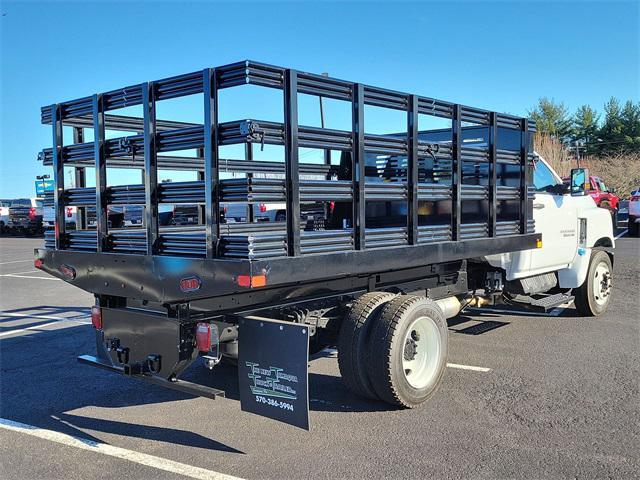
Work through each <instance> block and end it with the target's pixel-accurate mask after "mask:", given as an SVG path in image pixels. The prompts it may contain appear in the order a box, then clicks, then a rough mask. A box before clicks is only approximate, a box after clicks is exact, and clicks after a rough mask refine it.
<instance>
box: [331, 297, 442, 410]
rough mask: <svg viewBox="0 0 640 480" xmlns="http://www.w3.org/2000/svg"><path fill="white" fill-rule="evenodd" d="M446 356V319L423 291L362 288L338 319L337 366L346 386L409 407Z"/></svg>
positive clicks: (432, 382)
mask: <svg viewBox="0 0 640 480" xmlns="http://www.w3.org/2000/svg"><path fill="white" fill-rule="evenodd" d="M446 358H447V322H446V319H445V318H444V315H443V313H442V311H441V310H440V308H439V307H438V306H437V305H436V304H435V302H433V301H432V300H429V299H427V298H426V297H423V296H411V295H399V296H396V295H393V294H390V293H381V292H374V293H367V294H365V295H363V296H361V297H360V298H358V299H357V300H356V301H355V302H354V304H353V305H352V307H351V309H350V311H349V314H348V315H347V317H346V318H345V320H344V321H343V323H342V327H341V330H340V336H339V341H338V365H339V367H340V373H341V375H342V378H343V381H344V383H345V385H346V386H347V388H348V389H349V390H351V391H352V392H354V393H356V394H358V395H361V396H364V397H367V398H371V399H380V400H382V401H385V402H387V403H390V404H393V405H398V406H402V407H408V408H412V407H415V406H418V405H420V404H421V403H423V402H425V401H426V400H427V399H428V398H429V397H431V396H432V395H433V394H434V393H435V392H436V390H437V388H438V386H439V384H440V381H441V379H442V376H443V374H444V370H445V367H446Z"/></svg>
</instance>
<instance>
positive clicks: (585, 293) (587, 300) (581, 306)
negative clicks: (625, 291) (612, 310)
mask: <svg viewBox="0 0 640 480" xmlns="http://www.w3.org/2000/svg"><path fill="white" fill-rule="evenodd" d="M600 264H603V265H604V266H606V268H608V271H609V274H608V278H598V277H602V275H601V274H600V273H598V272H597V270H598V266H599V265H600ZM612 274H613V267H612V265H611V259H610V258H609V255H608V254H607V252H605V251H604V250H593V252H592V253H591V259H590V260H589V270H588V271H587V278H585V280H584V282H583V283H582V285H580V286H579V287H578V288H577V289H576V290H574V295H575V299H574V301H573V303H574V304H575V306H576V310H578V312H579V313H580V314H581V315H582V316H585V317H596V316H598V315H602V314H603V313H604V312H606V311H607V308H608V307H609V304H610V303H611V293H612V291H613V290H612V289H611V281H612V277H613V275H612ZM602 281H605V282H607V283H608V285H609V288H608V293H605V295H604V297H605V299H606V300H605V301H604V302H599V301H598V299H597V298H596V294H595V293H594V283H595V282H602ZM598 298H600V297H598Z"/></svg>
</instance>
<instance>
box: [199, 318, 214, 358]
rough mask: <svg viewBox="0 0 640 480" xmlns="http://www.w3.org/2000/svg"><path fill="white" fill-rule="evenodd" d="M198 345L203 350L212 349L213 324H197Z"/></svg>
mask: <svg viewBox="0 0 640 480" xmlns="http://www.w3.org/2000/svg"><path fill="white" fill-rule="evenodd" d="M196 347H197V348H198V350H199V351H201V352H208V351H209V350H211V324H209V323H198V324H197V325H196Z"/></svg>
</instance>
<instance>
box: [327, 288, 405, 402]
mask: <svg viewBox="0 0 640 480" xmlns="http://www.w3.org/2000/svg"><path fill="white" fill-rule="evenodd" d="M394 297H395V295H394V294H392V293H386V292H371V293H365V294H364V295H362V296H361V297H359V298H358V299H356V300H355V301H354V302H353V305H351V308H350V309H349V312H348V313H347V316H346V317H345V318H344V320H343V321H342V325H341V326H340V335H339V336H338V367H339V368H340V375H341V376H342V381H343V383H344V384H345V386H346V387H347V388H348V389H349V390H350V391H351V392H353V393H355V394H356V395H360V396H361V397H365V398H370V399H374V400H376V399H377V398H378V397H377V396H376V394H375V392H374V390H373V387H372V386H371V382H370V381H369V377H368V375H367V367H366V361H367V355H366V348H367V339H368V334H369V333H370V331H371V326H372V325H373V324H375V322H376V320H377V318H378V316H379V314H380V310H382V307H384V305H385V304H386V303H387V302H389V301H390V300H393V298H394Z"/></svg>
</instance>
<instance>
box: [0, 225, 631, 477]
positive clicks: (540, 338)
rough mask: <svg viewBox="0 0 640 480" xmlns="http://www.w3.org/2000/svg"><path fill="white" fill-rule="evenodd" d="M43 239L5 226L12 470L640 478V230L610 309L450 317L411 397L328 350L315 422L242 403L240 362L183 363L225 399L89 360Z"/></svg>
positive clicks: (619, 259)
mask: <svg viewBox="0 0 640 480" xmlns="http://www.w3.org/2000/svg"><path fill="white" fill-rule="evenodd" d="M41 241H42V240H40V239H23V238H1V239H0V295H1V298H0V322H1V323H0V362H1V368H2V375H1V380H0V382H1V383H0V388H1V393H0V395H1V396H0V417H1V418H2V423H1V425H0V427H2V428H0V461H1V465H0V476H1V477H2V478H5V479H22V478H65V479H75V478H78V479H83V480H86V479H91V478H118V477H120V478H153V479H160V478H162V479H164V478H188V477H191V478H211V479H223V478H228V477H226V476H233V477H241V478H250V479H257V478H273V479H275V478H377V477H389V478H405V479H406V478H426V477H430V478H514V477H515V478H632V477H633V478H638V476H639V474H638V472H640V453H639V452H640V420H639V419H640V393H639V382H640V348H639V347H640V300H639V298H640V297H639V296H638V292H639V291H640V265H639V263H640V239H636V238H627V237H626V236H624V235H623V236H622V237H621V238H620V239H619V240H618V241H617V249H616V261H615V267H614V270H615V280H614V297H613V303H612V305H611V307H610V309H609V311H608V313H607V314H606V315H604V316H603V317H600V318H581V317H578V316H577V315H576V313H575V311H574V310H573V309H572V308H566V309H556V310H554V311H553V312H551V314H550V315H541V314H532V313H523V312H517V311H508V310H505V311H497V310H492V309H485V310H479V311H478V310H476V311H472V312H466V313H464V314H463V315H460V316H458V317H456V318H454V319H451V320H450V322H449V323H450V337H449V339H450V347H449V362H451V366H450V368H448V369H447V372H446V375H445V379H444V382H443V385H442V387H441V388H440V390H439V392H438V393H437V394H436V395H435V397H434V398H433V399H432V400H431V401H430V402H428V404H427V405H425V406H423V407H422V408H419V409H417V410H398V409H394V408H391V407H389V406H388V405H386V404H382V403H376V402H371V401H364V400H361V399H359V398H357V397H355V396H353V395H351V394H350V393H348V392H347V391H346V390H345V388H344V387H343V386H342V384H341V382H340V378H339V374H338V367H337V362H336V358H335V356H336V354H335V351H332V350H327V351H324V352H323V353H322V354H321V355H319V356H318V357H317V358H315V359H314V360H312V361H311V364H310V372H311V373H310V398H311V404H310V406H311V424H312V427H311V432H305V431H302V430H299V429H296V428H293V427H290V426H287V425H284V424H279V423H277V422H274V421H270V420H268V419H265V418H261V417H258V416H255V415H251V414H248V413H243V412H241V411H240V404H239V400H238V390H237V380H236V376H235V371H234V370H233V368H232V367H224V366H222V367H216V369H215V370H214V371H212V372H210V371H208V370H206V369H204V368H203V366H202V364H200V363H197V364H195V365H194V366H193V367H192V368H191V369H190V370H189V371H188V372H187V377H188V378H190V379H191V380H192V381H197V382H202V383H205V384H207V385H210V386H213V387H217V388H222V389H224V390H226V391H227V394H228V398H227V399H220V400H215V401H213V400H208V399H205V398H194V397H190V396H188V395H185V394H181V393H178V392H173V391H169V390H165V389H162V388H160V387H156V386H153V385H147V384H143V383H140V382H137V381H135V380H130V379H126V378H122V377H118V376H115V375H113V374H111V373H108V372H104V371H100V370H97V369H94V368H91V367H87V366H82V365H79V364H77V363H76V357H77V356H78V355H80V354H84V353H93V352H94V348H95V347H94V336H93V332H92V327H91V325H90V321H89V318H88V314H89V309H88V307H89V306H90V305H91V304H92V300H93V299H92V296H91V295H89V294H88V293H84V292H82V291H80V290H77V289H75V288H73V287H71V286H69V285H67V284H65V283H64V282H62V281H59V280H56V279H53V278H51V277H48V276H47V275H45V274H43V273H41V272H40V271H37V270H35V269H34V268H33V264H32V252H33V248H35V247H37V246H39V245H40V243H41ZM16 422H19V423H16ZM34 428H38V429H41V430H34ZM34 433H37V435H36V436H34ZM74 438H75V439H74ZM78 439H80V440H78Z"/></svg>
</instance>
